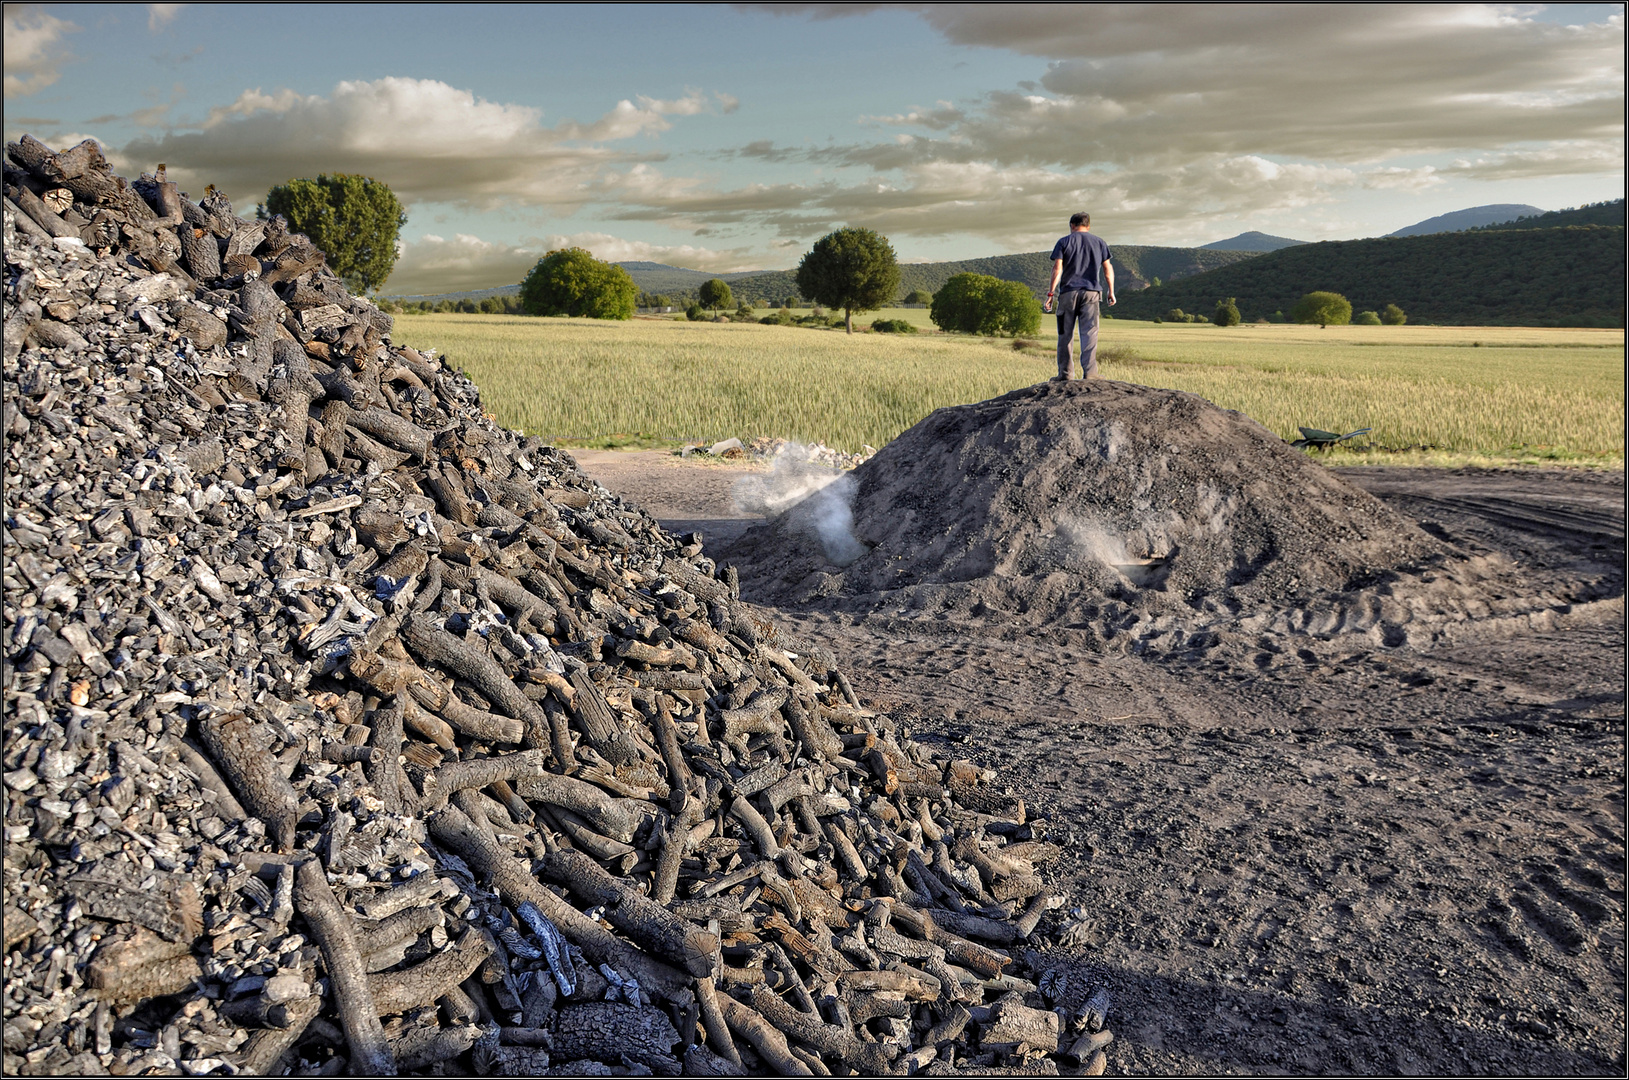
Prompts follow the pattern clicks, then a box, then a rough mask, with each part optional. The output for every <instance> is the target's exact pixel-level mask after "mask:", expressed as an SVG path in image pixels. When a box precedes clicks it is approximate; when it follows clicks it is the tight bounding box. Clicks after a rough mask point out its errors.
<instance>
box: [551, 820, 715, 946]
mask: <svg viewBox="0 0 1629 1080" xmlns="http://www.w3.org/2000/svg"><path fill="white" fill-rule="evenodd" d="M544 873H545V874H546V875H547V876H548V878H549V880H551V881H554V882H557V883H559V884H561V885H564V886H565V887H566V888H567V889H569V890H570V891H571V893H572V894H573V895H574V896H577V897H579V898H581V899H583V900H585V901H587V902H588V903H590V904H602V905H605V907H606V913H605V917H606V919H607V920H609V921H610V923H611V925H613V926H615V927H616V928H617V929H619V930H621V931H622V932H623V933H625V934H627V935H628V936H629V937H630V938H632V939H633V940H634V942H635V943H637V944H638V945H639V946H641V947H642V948H644V949H646V950H647V951H649V952H651V953H653V954H655V955H656V956H658V957H660V958H661V959H664V960H667V961H669V962H671V963H673V964H676V965H677V966H678V967H679V968H681V969H682V970H684V971H688V972H689V973H690V974H692V975H695V976H698V977H701V976H709V975H711V974H712V972H713V965H714V954H715V953H716V952H717V950H718V937H717V935H715V934H712V933H709V932H708V931H706V930H702V929H699V928H697V927H696V926H694V925H693V924H691V923H689V922H686V921H685V920H684V919H681V918H679V917H678V916H677V915H674V914H673V913H672V912H671V911H669V910H668V909H667V908H665V907H663V906H662V905H660V904H658V903H656V902H655V901H653V900H650V899H648V898H647V897H646V896H645V895H644V894H643V893H641V892H639V891H638V890H636V889H634V888H633V886H632V885H630V884H628V883H626V882H623V881H620V880H618V879H616V878H613V877H612V876H611V875H610V874H607V873H606V872H605V871H604V870H602V869H601V868H600V866H599V864H598V863H596V862H594V861H593V860H592V859H589V858H586V857H585V856H583V855H581V854H579V853H577V852H573V851H557V852H553V853H551V854H550V855H549V857H548V860H547V862H546V863H545V867H544Z"/></svg>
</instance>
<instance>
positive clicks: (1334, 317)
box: [1290, 292, 1352, 327]
mask: <svg viewBox="0 0 1629 1080" xmlns="http://www.w3.org/2000/svg"><path fill="white" fill-rule="evenodd" d="M1290 318H1291V319H1292V320H1293V321H1295V322H1298V323H1317V324H1318V325H1319V326H1320V327H1325V326H1345V325H1346V324H1347V323H1349V322H1351V321H1352V302H1351V301H1350V300H1348V299H1346V297H1344V296H1342V295H1341V294H1340V293H1333V292H1309V293H1307V294H1306V295H1305V296H1303V297H1302V298H1301V300H1300V302H1298V303H1297V304H1296V305H1295V307H1294V308H1293V309H1292V310H1291V311H1290Z"/></svg>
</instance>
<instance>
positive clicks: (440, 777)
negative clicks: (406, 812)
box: [424, 750, 552, 808]
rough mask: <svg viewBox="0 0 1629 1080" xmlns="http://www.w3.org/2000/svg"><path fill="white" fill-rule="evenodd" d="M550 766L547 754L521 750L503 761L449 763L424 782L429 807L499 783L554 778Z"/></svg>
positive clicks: (479, 760)
mask: <svg viewBox="0 0 1629 1080" xmlns="http://www.w3.org/2000/svg"><path fill="white" fill-rule="evenodd" d="M548 766H549V755H548V752H547V751H544V750H522V751H521V752H519V753H517V754H504V755H502V756H500V757H490V758H475V759H472V760H466V761H454V762H449V763H448V764H446V765H443V766H441V767H440V768H438V769H436V770H435V771H434V772H432V773H430V774H429V775H428V776H426V777H425V778H424V797H425V802H426V806H429V807H432V808H433V807H439V806H440V805H441V802H442V800H444V799H446V798H447V796H449V795H451V794H452V793H453V792H455V791H463V790H465V789H466V788H484V787H487V786H488V785H490V784H494V783H498V782H500V781H505V782H507V781H514V780H523V779H529V778H531V777H533V776H540V775H552V774H550V773H549V771H548Z"/></svg>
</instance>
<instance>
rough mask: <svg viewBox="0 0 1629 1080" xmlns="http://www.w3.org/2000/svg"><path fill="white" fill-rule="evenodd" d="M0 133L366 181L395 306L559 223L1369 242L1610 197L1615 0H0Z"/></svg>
mask: <svg viewBox="0 0 1629 1080" xmlns="http://www.w3.org/2000/svg"><path fill="white" fill-rule="evenodd" d="M4 25H5V42H4V45H5V52H4V85H5V114H4V135H5V138H6V139H7V140H13V139H15V138H17V137H18V136H19V135H21V134H22V133H24V132H29V133H31V134H33V135H34V136H36V137H37V138H40V139H42V140H43V141H45V142H46V143H48V144H51V145H52V146H56V147H59V148H60V147H63V146H67V145H71V144H73V143H76V142H78V141H79V140H81V139H84V138H94V139H96V140H97V141H98V142H99V143H101V144H102V146H103V148H104V149H105V151H106V152H107V154H108V156H109V158H110V159H111V160H112V161H113V163H114V166H115V168H116V169H118V170H119V171H120V172H122V173H124V174H126V175H129V176H135V175H136V174H138V173H140V172H143V171H151V170H152V169H153V168H155V167H156V165H157V164H158V163H160V162H163V163H165V164H166V165H167V166H168V170H169V174H170V175H171V177H172V178H176V179H179V180H180V181H181V188H182V190H183V191H188V192H190V193H191V194H192V196H193V197H194V198H197V197H200V196H201V195H202V192H203V188H204V186H205V185H206V184H209V183H213V184H215V185H216V186H217V187H219V188H221V189H222V190H224V191H225V192H227V194H228V195H229V196H230V197H231V199H232V200H233V203H234V205H235V206H236V207H237V209H238V211H239V213H250V212H252V208H253V206H254V204H255V203H257V202H260V201H262V200H264V198H265V193H266V191H267V189H268V188H270V187H271V186H272V185H274V184H278V183H282V182H284V181H286V180H288V179H290V178H292V177H298V176H315V175H316V174H318V173H322V172H328V173H334V172H348V173H362V174H365V175H368V176H372V177H374V178H376V179H378V180H382V181H384V182H385V183H387V184H389V185H390V186H391V188H392V189H393V190H394V191H395V192H396V194H397V195H398V196H399V197H400V198H401V200H402V201H403V203H404V204H405V206H406V208H407V215H408V221H407V225H406V226H405V228H404V229H403V230H402V254H401V258H400V260H399V262H398V263H397V267H396V271H395V273H394V274H393V276H392V277H391V279H390V281H389V282H388V283H387V284H386V286H385V288H384V290H383V291H384V292H385V293H386V294H389V295H411V294H422V293H429V292H443V291H460V290H467V289H478V288H486V287H492V286H498V285H505V284H512V283H514V282H517V281H519V280H520V278H521V277H523V276H524V275H525V273H526V271H527V270H529V269H530V267H531V266H532V265H533V263H535V262H536V261H537V259H538V258H540V257H541V256H542V255H543V254H544V253H546V252H547V251H549V250H551V249H553V248H558V247H564V246H569V245H575V246H579V247H584V248H587V249H588V250H590V251H592V252H593V253H594V254H595V255H596V256H597V257H599V258H602V259H610V260H615V261H621V260H633V259H643V260H651V261H655V262H662V263H668V264H672V265H676V266H686V267H692V268H696V269H701V270H711V271H716V272H726V271H734V270H749V269H781V268H786V267H791V266H795V265H796V264H797V261H798V259H799V258H801V256H802V255H803V253H804V252H805V251H807V250H808V248H809V246H810V245H811V244H812V243H813V242H814V241H815V240H816V239H818V238H819V237H820V236H822V235H824V234H825V233H827V232H829V231H831V230H832V229H834V228H838V227H841V226H845V225H858V226H864V227H867V228H872V229H876V230H877V231H879V232H881V233H883V234H884V235H885V236H887V237H888V238H889V239H890V241H891V242H892V243H893V245H894V248H895V250H896V252H897V253H898V255H899V257H900V259H901V260H902V261H937V260H945V259H966V258H978V257H981V256H987V255H996V254H1003V253H1008V252H1019V251H1037V250H1042V249H1047V248H1050V246H1051V244H1052V242H1053V241H1054V240H1055V239H1056V238H1057V237H1058V236H1059V235H1061V234H1062V233H1063V232H1065V231H1067V224H1066V223H1067V219H1068V216H1069V214H1071V213H1073V212H1074V211H1077V210H1086V211H1088V212H1090V213H1091V215H1092V222H1093V225H1092V228H1093V231H1094V232H1096V233H1098V234H1099V235H1101V236H1103V237H1104V238H1105V239H1107V240H1109V242H1110V243H1111V245H1112V244H1114V243H1122V244H1160V245H1172V246H1191V245H1198V244H1204V243H1209V242H1211V241H1215V240H1220V239H1223V238H1225V237H1229V236H1233V235H1235V234H1237V233H1240V232H1244V231H1247V230H1259V231H1261V232H1266V233H1270V234H1273V235H1277V236H1288V237H1294V238H1296V239H1300V240H1310V241H1316V240H1336V239H1351V238H1356V237H1364V236H1380V235H1384V234H1386V233H1388V232H1391V231H1393V230H1395V229H1398V228H1401V227H1403V226H1406V225H1409V224H1412V223H1414V222H1416V221H1420V220H1422V219H1424V218H1428V217H1432V216H1435V215H1437V214H1442V213H1446V212H1449V211H1452V210H1459V209H1463V208H1465V207H1470V206H1479V205H1484V204H1488V203H1527V204H1531V205H1534V206H1538V207H1541V208H1544V209H1559V208H1561V207H1565V206H1575V205H1580V204H1583V203H1587V202H1597V201H1601V200H1604V199H1614V198H1620V197H1622V195H1623V193H1624V181H1623V119H1624V100H1623V74H1624V36H1623V7H1622V6H1621V5H1618V4H1554V5H1538V4H1408V5H1362V4H1329V5H1325V4H1312V5H1287V4H1273V5H1259V6H1256V5H1221V4H1216V5H1202V4H1196V5H1181V4H1155V5H1144V4H1104V5H1082V6H1079V7H1071V6H1065V5H1045V4H1035V5H1025V4H1001V5H997V4H963V5H957V4H735V5H648V6H647V5H608V4H604V5H581V6H579V5H513V6H511V5H501V4H494V5H480V4H468V5H427V4H426V5H412V4H399V5H388V6H385V5H378V6H374V5H346V4H325V5H297V4H221V5H214V4H43V5H34V4H28V5H20V4H6V5H5V14H4Z"/></svg>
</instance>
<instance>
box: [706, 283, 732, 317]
mask: <svg viewBox="0 0 1629 1080" xmlns="http://www.w3.org/2000/svg"><path fill="white" fill-rule="evenodd" d="M696 298H697V299H698V300H700V301H701V306H702V307H704V308H711V309H712V310H713V312H714V313H715V314H716V313H717V311H718V309H719V308H721V307H729V306H730V302H731V301H732V300H734V299H735V298H734V297H733V296H731V295H730V283H729V282H727V281H725V280H724V279H723V278H713V279H712V280H711V281H704V282H702V283H701V289H700V290H699V291H698V292H697V294H696Z"/></svg>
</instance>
